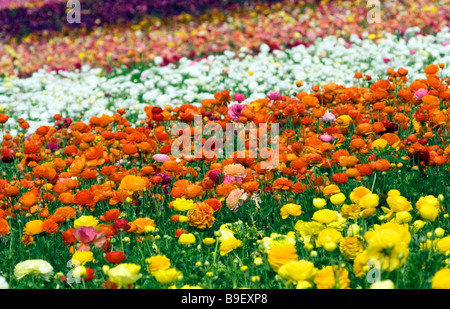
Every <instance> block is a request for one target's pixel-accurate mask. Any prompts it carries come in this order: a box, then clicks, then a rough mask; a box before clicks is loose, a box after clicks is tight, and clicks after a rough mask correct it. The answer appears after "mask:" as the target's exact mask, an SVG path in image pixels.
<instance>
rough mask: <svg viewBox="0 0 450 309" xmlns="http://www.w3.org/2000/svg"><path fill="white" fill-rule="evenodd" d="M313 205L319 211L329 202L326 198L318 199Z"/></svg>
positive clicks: (315, 199)
mask: <svg viewBox="0 0 450 309" xmlns="http://www.w3.org/2000/svg"><path fill="white" fill-rule="evenodd" d="M313 205H314V207H316V208H317V209H321V208H324V207H325V206H326V205H327V200H326V199H324V198H320V197H316V198H314V199H313Z"/></svg>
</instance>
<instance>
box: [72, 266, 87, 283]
mask: <svg viewBox="0 0 450 309" xmlns="http://www.w3.org/2000/svg"><path fill="white" fill-rule="evenodd" d="M86 276H87V270H86V267H84V266H77V267H75V268H74V269H73V271H72V277H73V278H75V279H76V280H81V278H84V277H86ZM80 282H81V281H80Z"/></svg>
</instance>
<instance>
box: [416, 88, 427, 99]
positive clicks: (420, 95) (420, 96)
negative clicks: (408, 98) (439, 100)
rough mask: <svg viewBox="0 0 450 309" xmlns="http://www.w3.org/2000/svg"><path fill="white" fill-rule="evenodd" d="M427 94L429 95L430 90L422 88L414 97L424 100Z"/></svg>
mask: <svg viewBox="0 0 450 309" xmlns="http://www.w3.org/2000/svg"><path fill="white" fill-rule="evenodd" d="M427 94H428V90H427V89H425V88H420V89H419V90H417V91H416V92H414V96H415V97H416V99H417V100H422V98H423V97H424V96H426V95H427Z"/></svg>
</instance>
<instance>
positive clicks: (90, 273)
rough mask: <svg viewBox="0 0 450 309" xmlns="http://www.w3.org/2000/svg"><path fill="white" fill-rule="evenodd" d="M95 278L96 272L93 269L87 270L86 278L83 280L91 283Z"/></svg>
mask: <svg viewBox="0 0 450 309" xmlns="http://www.w3.org/2000/svg"><path fill="white" fill-rule="evenodd" d="M94 278H95V275H94V270H93V269H92V268H86V277H84V278H83V281H86V282H88V281H91V280H93V279H94Z"/></svg>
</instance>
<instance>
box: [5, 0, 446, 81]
mask: <svg viewBox="0 0 450 309" xmlns="http://www.w3.org/2000/svg"><path fill="white" fill-rule="evenodd" d="M136 1H137V2H141V1H138V0H136ZM165 2H166V4H167V3H172V1H165ZM231 2H233V1H231ZM89 3H90V4H92V5H94V6H96V7H97V6H99V9H101V8H102V5H103V4H104V3H103V2H99V1H92V2H89ZM108 3H109V4H108V5H105V6H104V9H101V10H100V12H105V14H108V16H109V18H112V19H114V16H115V15H114V11H115V10H116V5H117V7H118V8H117V11H118V12H123V14H129V12H128V9H129V10H132V11H133V10H139V8H140V6H138V5H136V6H132V5H130V2H129V1H126V2H125V1H121V2H117V1H114V2H108ZM118 3H119V4H120V5H119V4H118ZM123 3H125V4H126V7H127V10H125V9H124V8H123V7H122V4H123ZM152 3H153V2H152ZM182 3H185V2H184V1H183V2H182ZM182 3H180V4H179V5H182ZM221 3H222V2H221ZM61 5H64V4H61ZM110 5H112V6H113V8H111V7H110ZM145 6H146V7H147V6H150V5H147V4H146V5H145ZM175 7H177V6H175ZM369 9H370V8H369V7H367V3H366V1H359V2H357V3H354V2H351V1H326V2H316V3H314V4H311V3H309V4H308V3H307V2H306V3H305V2H303V1H302V3H298V2H297V1H284V2H279V3H276V4H272V5H270V3H258V4H253V5H244V6H238V7H237V8H234V9H233V10H217V9H211V10H209V11H207V12H205V13H204V14H201V15H200V16H193V15H189V14H187V13H183V14H179V15H177V16H174V17H171V18H159V17H155V16H148V17H147V18H144V19H141V20H140V21H139V22H136V23H131V24H127V25H122V26H120V25H115V24H110V25H105V26H103V27H94V28H93V29H91V30H88V29H86V28H84V27H82V28H81V29H80V28H78V27H79V26H77V25H78V24H68V25H67V27H65V29H63V30H61V31H58V32H53V31H50V32H48V31H43V32H38V33H32V34H30V35H27V36H25V37H24V38H22V39H21V40H19V39H18V38H17V37H15V31H14V30H13V29H11V27H13V26H14V27H19V28H20V27H21V25H24V23H21V22H18V21H17V20H16V17H14V20H13V22H12V24H11V25H10V26H7V25H4V26H0V29H4V30H5V31H6V33H7V34H9V35H10V36H11V39H9V40H3V42H0V75H19V76H26V75H29V74H31V73H32V72H35V71H37V70H39V69H40V68H42V67H44V66H45V65H47V66H48V67H49V68H50V69H52V70H70V71H72V70H75V69H77V68H80V67H81V66H83V65H85V64H87V65H90V66H92V67H98V68H105V69H106V70H110V69H112V68H114V67H117V66H120V65H128V66H132V65H133V64H134V63H148V62H151V61H153V60H154V59H155V58H156V57H161V58H162V64H164V65H167V64H169V63H173V62H176V61H178V60H179V59H180V58H182V57H187V58H190V59H197V58H200V57H202V56H205V55H210V54H214V53H223V52H225V51H227V50H230V51H234V52H239V49H240V48H241V47H246V48H247V50H248V51H249V52H251V53H257V52H258V51H259V48H260V46H261V45H262V44H265V45H268V46H269V47H270V49H271V50H278V49H285V48H290V47H294V46H298V45H304V46H309V45H310V44H312V43H314V42H315V40H316V39H318V38H323V37H326V36H329V35H335V36H341V37H343V38H345V39H346V40H348V39H349V38H350V36H351V35H352V34H358V35H362V34H363V33H367V34H368V35H370V36H373V38H378V37H379V36H382V35H383V34H384V32H388V33H392V34H394V33H395V34H397V35H398V36H403V35H404V34H405V32H406V30H407V29H408V28H411V27H418V28H419V29H421V31H422V32H423V34H435V33H437V32H439V31H440V30H441V29H442V28H443V27H445V26H447V25H448V20H447V19H446V18H448V16H449V12H448V10H449V8H448V6H446V5H440V3H435V2H434V1H428V0H427V1H422V2H420V4H414V5H413V7H410V6H409V4H407V3H403V2H398V1H391V2H389V3H386V4H384V5H382V6H381V8H380V9H381V11H380V13H379V16H380V20H379V21H377V22H376V23H368V22H367V18H368V14H369ZM61 10H63V11H64V10H65V6H64V7H63V8H62V9H61ZM53 11H55V10H53ZM144 11H145V10H144ZM44 13H46V14H43V15H44V24H46V23H49V18H48V14H47V12H44ZM85 14H86V13H84V10H83V13H82V20H83V21H84V20H90V19H88V18H87V16H86V15H85ZM131 15H133V14H131ZM7 17H8V16H4V17H2V18H0V23H1V22H3V23H8V18H7ZM11 18H12V17H11ZM24 18H26V20H27V21H28V22H29V23H36V24H37V25H39V22H38V21H37V20H39V19H38V18H35V17H30V16H29V15H26V14H25V12H24ZM50 24H51V22H50ZM17 31H19V30H17ZM347 44H351V42H349V41H347ZM131 46H132V48H131Z"/></svg>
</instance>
